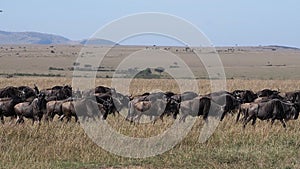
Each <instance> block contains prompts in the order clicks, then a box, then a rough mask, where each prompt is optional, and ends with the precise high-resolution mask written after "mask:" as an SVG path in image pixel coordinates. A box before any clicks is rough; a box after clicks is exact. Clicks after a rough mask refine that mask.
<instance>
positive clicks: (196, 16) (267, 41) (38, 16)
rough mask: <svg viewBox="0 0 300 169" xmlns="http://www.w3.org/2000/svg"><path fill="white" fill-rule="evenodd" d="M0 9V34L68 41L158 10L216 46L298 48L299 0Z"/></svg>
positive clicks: (19, 0) (62, 2)
mask: <svg viewBox="0 0 300 169" xmlns="http://www.w3.org/2000/svg"><path fill="white" fill-rule="evenodd" d="M0 9H2V10H3V12H2V13H0V21H1V22H0V23H1V24H0V30H4V31H38V32H46V33H54V34H59V35H62V36H65V37H67V38H69V39H73V40H79V39H84V38H88V37H90V36H91V35H92V34H93V33H94V32H95V31H97V30H98V29H99V28H101V27H102V26H103V25H105V24H107V23H109V22H110V21H112V20H115V19H118V18H120V17H123V16H127V15H130V14H134V13H140V12H163V13H169V14H172V15H175V16H179V17H181V18H184V19H186V20H187V21H189V22H191V23H193V24H194V25H196V26H197V27H198V28H199V29H200V30H201V31H202V32H203V33H205V34H206V36H207V37H208V38H209V39H210V40H211V42H212V43H213V44H214V45H216V46H224V45H235V44H238V45H240V46H242V45H274V44H276V45H287V46H294V47H300V18H299V17H300V1H299V0H285V1H279V0H278V1H274V0H251V1H250V0H248V1H244V0H205V1H202V0H194V1H192V0H184V1H175V0H151V1H150V0H147V1H146V0H106V1H100V0H85V1H83V0H81V1H80V0H78V1H71V0H51V1H50V0H47V1H46V0H1V1H0ZM140 41H143V40H142V39H136V40H135V41H134V39H133V41H131V43H143V42H140Z"/></svg>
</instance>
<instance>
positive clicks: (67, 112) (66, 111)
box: [60, 100, 78, 122]
mask: <svg viewBox="0 0 300 169" xmlns="http://www.w3.org/2000/svg"><path fill="white" fill-rule="evenodd" d="M61 110H62V113H63V115H62V116H61V117H60V120H63V118H64V117H66V118H67V122H69V121H70V120H71V117H72V116H74V117H75V122H77V121H78V117H77V114H76V111H75V107H74V101H73V100H70V101H66V102H63V103H62V105H61Z"/></svg>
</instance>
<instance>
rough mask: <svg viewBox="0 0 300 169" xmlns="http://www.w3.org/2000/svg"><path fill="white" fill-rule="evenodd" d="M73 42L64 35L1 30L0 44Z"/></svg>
mask: <svg viewBox="0 0 300 169" xmlns="http://www.w3.org/2000/svg"><path fill="white" fill-rule="evenodd" d="M71 42H72V41H71V40H69V39H67V38H65V37H63V36H58V35H52V34H46V33H39V32H5V31H0V44H67V43H71Z"/></svg>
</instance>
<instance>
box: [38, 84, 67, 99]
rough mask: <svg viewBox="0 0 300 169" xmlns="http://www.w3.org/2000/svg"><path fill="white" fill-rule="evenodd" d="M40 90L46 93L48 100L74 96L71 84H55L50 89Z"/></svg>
mask: <svg viewBox="0 0 300 169" xmlns="http://www.w3.org/2000/svg"><path fill="white" fill-rule="evenodd" d="M40 92H41V93H45V95H46V100H47V101H52V100H64V99H67V98H69V97H72V87H71V86H69V85H64V86H54V87H52V88H49V89H43V90H41V91H40Z"/></svg>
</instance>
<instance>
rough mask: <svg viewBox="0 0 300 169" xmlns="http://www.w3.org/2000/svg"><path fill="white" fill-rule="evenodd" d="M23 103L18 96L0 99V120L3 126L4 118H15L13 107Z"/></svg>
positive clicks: (22, 99)
mask: <svg viewBox="0 0 300 169" xmlns="http://www.w3.org/2000/svg"><path fill="white" fill-rule="evenodd" d="M23 101H24V98H21V97H19V96H13V97H12V98H5V99H0V119H1V122H2V123H3V124H4V116H5V117H15V116H16V112H15V110H14V106H15V105H16V104H18V103H21V102H23Z"/></svg>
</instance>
